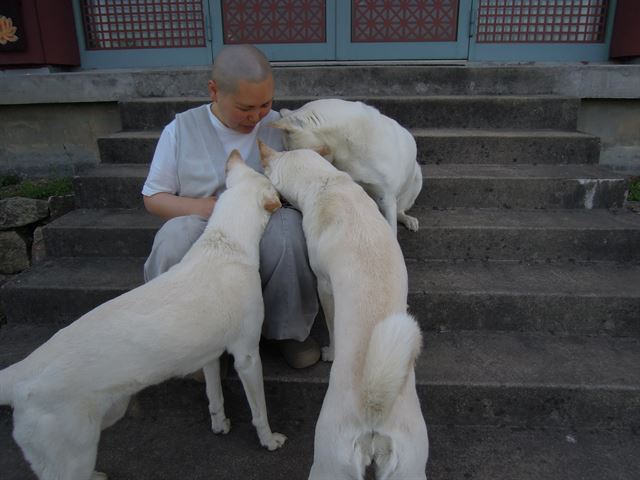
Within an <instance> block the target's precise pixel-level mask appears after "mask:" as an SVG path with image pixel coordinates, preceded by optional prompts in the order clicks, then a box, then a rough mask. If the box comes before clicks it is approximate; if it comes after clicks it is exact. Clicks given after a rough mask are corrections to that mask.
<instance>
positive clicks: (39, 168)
mask: <svg viewBox="0 0 640 480" xmlns="http://www.w3.org/2000/svg"><path fill="white" fill-rule="evenodd" d="M1 78H2V76H0V79H1ZM0 89H2V87H0ZM120 128H121V125H120V116H119V112H118V106H117V104H116V103H115V102H112V103H49V104H26V105H18V104H7V103H5V102H3V104H2V105H0V174H3V173H7V172H16V173H19V174H23V175H30V176H38V175H58V176H60V175H71V174H74V173H76V171H77V169H78V168H81V167H83V166H88V165H96V164H97V163H98V162H99V155H98V146H97V144H96V138H97V137H99V136H102V135H107V134H110V133H113V132H114V131H118V130H120Z"/></svg>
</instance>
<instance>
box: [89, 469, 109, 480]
mask: <svg viewBox="0 0 640 480" xmlns="http://www.w3.org/2000/svg"><path fill="white" fill-rule="evenodd" d="M108 478H109V477H107V474H106V473H102V472H96V471H94V472H93V473H92V474H91V478H90V480H108Z"/></svg>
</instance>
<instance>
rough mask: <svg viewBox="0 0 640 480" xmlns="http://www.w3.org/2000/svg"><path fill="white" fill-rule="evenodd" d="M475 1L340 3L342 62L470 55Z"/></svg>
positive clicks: (339, 52)
mask: <svg viewBox="0 0 640 480" xmlns="http://www.w3.org/2000/svg"><path fill="white" fill-rule="evenodd" d="M470 12H471V0H438V1H436V0H424V1H413V2H409V1H400V0H397V1H384V2H381V1H370V0H353V1H351V2H348V1H344V2H339V5H338V11H337V15H338V18H337V29H338V30H337V55H336V56H337V59H338V60H412V59H413V60H424V59H466V58H467V52H468V46H469V35H468V33H469V15H470Z"/></svg>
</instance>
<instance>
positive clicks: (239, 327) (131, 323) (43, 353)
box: [0, 151, 286, 480]
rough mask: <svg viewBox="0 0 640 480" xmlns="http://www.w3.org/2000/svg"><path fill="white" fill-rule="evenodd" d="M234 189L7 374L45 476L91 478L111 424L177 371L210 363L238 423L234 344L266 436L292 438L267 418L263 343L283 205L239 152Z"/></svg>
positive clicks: (276, 441)
mask: <svg viewBox="0 0 640 480" xmlns="http://www.w3.org/2000/svg"><path fill="white" fill-rule="evenodd" d="M227 170H228V176H227V187H228V189H227V190H226V191H225V192H224V193H223V194H222V195H221V196H220V198H219V200H218V202H217V204H216V207H215V212H214V214H213V215H212V217H211V219H210V220H209V223H208V225H207V227H206V230H205V231H204V233H203V234H202V236H201V237H200V238H199V239H198V241H197V242H196V243H195V244H194V245H193V247H192V248H191V249H190V250H189V252H188V253H187V254H186V256H185V257H184V259H183V260H182V261H181V262H180V263H179V264H177V265H175V266H174V267H172V268H171V269H170V270H169V271H167V272H166V273H164V274H163V275H160V276H159V277H157V278H155V279H154V280H152V281H151V282H149V283H146V284H144V285H142V286H140V287H138V288H136V289H134V290H131V291H129V292H127V293H125V294H123V295H121V296H119V297H117V298H115V299H113V300H110V301H108V302H106V303H104V304H103V305H101V306H99V307H97V308H95V309H94V310H92V311H90V312H89V313H87V314H85V315H84V316H82V317H81V318H79V319H78V320H76V321H75V322H74V323H72V324H71V325H69V326H68V327H66V328H64V329H62V330H60V331H59V332H58V333H56V334H55V335H54V336H53V337H52V338H51V339H50V340H49V341H47V342H46V343H45V344H44V345H42V346H41V347H39V348H38V349H36V350H35V351H34V352H33V353H32V354H31V355H29V356H28V357H27V358H26V359H24V360H23V361H21V362H18V363H16V364H14V365H12V366H10V367H8V368H6V369H4V370H2V371H1V372H0V404H9V405H12V406H13V408H14V431H13V435H14V438H15V440H16V442H17V443H18V445H19V446H20V447H21V448H22V451H23V453H24V455H25V457H26V458H27V460H28V461H29V462H30V464H31V467H32V468H33V470H34V472H35V473H36V475H37V476H38V478H39V479H40V480H88V479H99V478H100V479H103V478H106V476H105V475H104V474H102V473H98V472H95V471H94V468H95V462H96V454H97V448H98V440H99V438H100V432H101V430H102V429H104V428H106V427H108V426H110V425H112V424H114V423H115V422H116V421H117V420H119V419H120V418H121V417H122V416H123V415H124V413H125V411H126V408H127V404H128V402H129V398H130V396H131V395H133V394H134V393H136V392H138V391H139V390H141V389H142V388H144V387H146V386H148V385H153V384H157V383H159V382H161V381H163V380H166V379H168V378H170V377H176V376H184V375H187V374H189V373H191V372H194V371H196V370H198V369H200V368H203V369H204V374H205V378H206V391H207V396H208V397H209V411H210V413H211V422H212V429H213V431H214V432H216V433H227V432H228V431H229V428H230V423H229V420H228V419H227V418H226V416H225V413H224V407H223V397H222V390H221V385H220V365H219V356H220V355H221V354H222V352H223V351H224V350H225V349H226V350H227V351H229V353H231V354H232V355H233V357H234V360H235V367H236V370H237V372H238V375H239V377H240V379H241V381H242V384H243V386H244V389H245V392H246V395H247V399H248V401H249V405H250V407H251V413H252V415H253V424H254V425H255V427H256V429H257V432H258V437H259V439H260V443H261V444H262V445H263V446H265V447H266V448H268V449H269V450H274V449H276V448H278V447H280V446H281V445H282V444H283V443H284V441H285V439H286V437H284V436H283V435H281V434H279V433H272V432H271V429H270V427H269V423H268V420H267V413H266V406H265V398H264V386H263V380H262V366H261V362H260V356H259V352H258V342H259V339H260V331H261V326H262V321H263V309H264V307H263V302H262V289H261V283H260V277H259V274H258V268H259V259H258V257H259V241H260V238H261V236H262V233H263V231H264V227H265V225H266V224H267V221H268V218H269V216H270V212H271V211H274V210H275V209H277V208H278V207H279V206H280V200H279V197H278V194H277V192H276V190H275V189H274V188H273V185H271V183H270V182H269V180H267V178H265V177H264V176H263V175H261V174H259V173H258V172H256V171H255V170H253V169H251V168H250V167H248V166H247V165H245V163H244V161H243V160H242V158H241V157H240V155H239V154H238V153H237V151H234V152H232V154H231V155H230V157H229V160H228V162H227Z"/></svg>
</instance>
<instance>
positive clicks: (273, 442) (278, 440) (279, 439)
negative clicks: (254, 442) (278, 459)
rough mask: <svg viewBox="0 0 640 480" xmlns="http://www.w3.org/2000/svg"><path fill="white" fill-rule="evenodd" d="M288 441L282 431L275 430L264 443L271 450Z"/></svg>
mask: <svg viewBox="0 0 640 480" xmlns="http://www.w3.org/2000/svg"><path fill="white" fill-rule="evenodd" d="M286 441H287V437H286V436H285V435H283V434H281V433H276V432H273V433H272V434H271V437H270V438H269V439H268V440H267V441H266V442H264V443H263V444H262V446H263V447H265V448H266V449H267V450H269V451H271V452H272V451H274V450H276V449H278V448H280V447H281V446H282V445H284V442H286Z"/></svg>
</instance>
